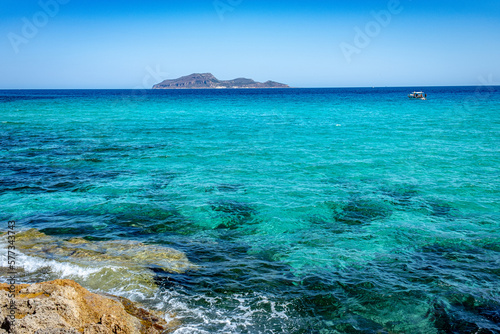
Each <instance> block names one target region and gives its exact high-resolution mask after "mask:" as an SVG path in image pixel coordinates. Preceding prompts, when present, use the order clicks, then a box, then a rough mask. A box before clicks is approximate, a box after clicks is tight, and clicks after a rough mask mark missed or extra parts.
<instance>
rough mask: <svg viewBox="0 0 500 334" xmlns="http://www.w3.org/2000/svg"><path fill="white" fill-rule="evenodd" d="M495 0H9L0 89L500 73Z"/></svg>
mask: <svg viewBox="0 0 500 334" xmlns="http://www.w3.org/2000/svg"><path fill="white" fill-rule="evenodd" d="M499 17H500V2H499V1H495V0H486V1H481V2H477V1H474V2H473V1H470V0H462V1H449V0H444V1H440V3H439V4H436V3H434V2H432V1H430V0H423V1H419V2H418V3H417V2H416V1H411V0H400V1H398V0H388V1H368V0H352V1H341V2H340V1H338V2H333V1H332V2H324V1H311V2H303V1H293V0H292V1H287V2H286V3H283V2H279V1H275V0H270V1H263V0H255V1H249V0H207V1H189V0H188V1H162V2H161V3H158V2H157V1H152V0H142V1H131V0H129V1H126V0H125V1H120V2H118V1H115V0H112V1H101V2H91V3H89V2H85V1H81V0H40V1H37V0H27V1H23V2H22V3H21V4H20V3H18V2H16V1H14V0H5V1H3V2H2V4H1V5H0V22H1V23H0V36H1V38H0V57H1V58H0V59H1V60H2V62H1V65H0V89H47V88H57V89H63V88H67V89H72V88H105V89H108V88H123V89H128V88H130V89H132V88H151V86H153V85H154V84H156V83H158V82H160V81H162V80H164V79H173V78H178V77H181V76H184V75H188V74H191V73H196V72H199V73H205V72H210V73H212V74H213V75H215V76H216V77H217V78H218V79H221V80H227V79H234V78H237V77H247V78H251V79H254V80H256V81H260V82H265V81H267V80H273V81H277V82H281V83H285V84H288V85H290V86H292V87H371V86H377V87H380V86H440V85H443V86H448V85H450V86H457V85H486V84H489V85H498V84H500V65H499V63H498V59H500V42H499V40H500V39H499V37H500V36H499V31H500V20H499V19H498V18H499Z"/></svg>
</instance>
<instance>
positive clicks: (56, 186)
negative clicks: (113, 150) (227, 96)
mask: <svg viewBox="0 0 500 334" xmlns="http://www.w3.org/2000/svg"><path fill="white" fill-rule="evenodd" d="M3 169H4V170H5V171H8V172H10V173H6V175H5V176H4V177H3V178H2V180H0V193H2V192H8V191H14V192H26V193H33V194H38V193H47V192H61V191H72V192H86V191H88V190H90V189H93V187H94V186H93V185H94V184H95V183H106V182H107V181H109V180H110V179H114V178H116V177H117V176H118V175H120V173H119V172H116V171H98V170H93V169H91V168H86V169H71V168H65V167H60V168H57V167H52V166H44V165H31V164H13V165H11V166H4V168H3Z"/></svg>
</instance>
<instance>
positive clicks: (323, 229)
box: [0, 87, 500, 333]
mask: <svg viewBox="0 0 500 334" xmlns="http://www.w3.org/2000/svg"><path fill="white" fill-rule="evenodd" d="M410 91H411V89H409V88H376V89H289V90H234V91H233V90H231V91H219V90H217V91H64V90H63V91H0V146H1V147H2V150H1V153H0V154H1V160H0V175H1V181H0V202H1V203H2V209H3V210H2V211H1V212H0V216H1V220H2V221H4V222H5V229H6V227H7V221H8V220H13V219H14V220H16V222H17V228H18V230H27V229H28V228H36V229H38V230H39V231H41V232H43V233H45V234H47V235H50V236H52V237H53V238H57V240H61V242H65V241H64V240H69V239H71V238H74V237H80V238H84V239H85V240H87V241H89V242H90V243H94V244H95V245H100V243H101V244H105V243H106V242H109V241H110V240H128V241H132V242H141V243H145V244H151V245H152V246H155V247H156V246H160V247H169V248H173V249H176V250H178V251H182V252H184V254H185V255H186V256H187V258H188V259H189V261H190V262H191V263H193V264H195V265H196V268H195V269H192V270H189V271H187V272H183V273H174V272H169V271H167V270H163V269H161V268H158V267H155V266H154V265H152V266H148V264H147V263H145V264H144V265H143V267H144V269H143V270H144V272H141V271H140V270H137V268H135V269H134V270H133V271H129V270H127V267H126V265H124V264H123V263H121V262H120V261H118V262H117V263H111V264H109V263H107V264H106V265H103V264H102V263H99V262H95V263H89V261H86V260H84V259H82V261H80V262H78V261H75V259H74V258H64V257H61V256H59V257H54V256H51V255H50V253H48V255H47V253H44V254H42V253H40V254H33V253H28V252H26V254H24V255H22V257H21V258H20V259H19V260H18V262H19V263H21V264H22V266H23V269H24V270H23V271H22V272H21V273H20V276H21V279H22V280H23V281H25V282H34V281H41V280H47V279H52V278H60V277H65V278H72V279H75V280H76V281H78V282H79V283H81V284H82V285H83V286H86V287H88V288H90V289H92V290H101V291H105V292H111V293H115V294H119V295H123V296H126V297H129V298H131V299H133V300H137V301H141V302H144V303H146V304H147V305H149V306H151V307H154V308H157V309H160V310H166V311H169V312H173V313H176V314H177V316H178V317H179V318H180V319H181V321H182V323H183V325H182V327H181V328H179V329H178V330H177V332H176V333H213V332H231V333H471V332H477V331H479V330H480V329H482V330H483V332H484V333H490V332H491V333H498V332H500V288H499V286H500V279H499V278H500V270H499V269H498V268H500V256H499V252H500V246H499V245H500V229H499V221H500V219H499V218H500V210H499V207H500V205H499V204H498V198H499V189H500V178H499V175H500V173H499V167H498V166H500V154H499V146H500V113H499V111H500V110H499V109H500V91H499V89H498V88H495V87H480V88H476V87H440V88H432V87H431V88H427V89H425V91H426V93H427V94H428V98H429V99H428V100H427V101H410V100H409V99H407V98H406V94H408V93H409V92H410ZM5 229H3V230H5ZM95 247H97V246H95ZM2 249H6V248H5V247H2ZM92 249H94V248H92ZM40 256H41V257H43V258H42V259H40V258H39V257H40ZM125 272H127V273H128V274H127V275H124V273H125ZM144 275H146V276H147V277H152V279H153V281H154V282H152V283H151V282H148V286H147V287H146V286H144V285H141V284H137V285H134V284H132V283H131V282H141V277H142V276H144ZM137 276H141V277H137ZM103 282H108V283H109V284H104V283H103ZM149 283H151V284H149ZM151 286H153V289H150V288H151ZM483 332H481V333H483Z"/></svg>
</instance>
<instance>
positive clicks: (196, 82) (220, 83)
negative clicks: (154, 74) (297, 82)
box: [153, 73, 290, 89]
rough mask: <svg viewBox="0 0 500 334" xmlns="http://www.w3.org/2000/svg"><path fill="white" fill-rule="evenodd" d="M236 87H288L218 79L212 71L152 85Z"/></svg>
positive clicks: (279, 84) (274, 83)
mask: <svg viewBox="0 0 500 334" xmlns="http://www.w3.org/2000/svg"><path fill="white" fill-rule="evenodd" d="M217 88H219V89H236V88H290V86H288V85H285V84H282V83H279V82H276V81H270V80H269V81H266V82H264V83H262V82H257V81H254V80H252V79H248V78H236V79H233V80H219V79H217V78H216V77H215V76H214V75H213V74H212V73H193V74H190V75H186V76H183V77H180V78H177V79H168V80H164V81H162V82H160V83H158V84H156V85H154V86H153V89H217Z"/></svg>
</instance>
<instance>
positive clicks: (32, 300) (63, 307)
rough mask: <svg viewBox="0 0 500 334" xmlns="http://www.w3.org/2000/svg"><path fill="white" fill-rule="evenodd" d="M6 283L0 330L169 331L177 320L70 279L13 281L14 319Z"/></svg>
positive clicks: (68, 333)
mask: <svg viewBox="0 0 500 334" xmlns="http://www.w3.org/2000/svg"><path fill="white" fill-rule="evenodd" d="M8 291H9V285H8V284H0V328H1V329H0V333H12V334H33V333H35V334H48V333H51V334H54V333H57V334H63V333H64V334H73V333H84V334H98V333H106V334H107V333H117V334H118V333H120V334H129V333H130V334H132V333H141V334H142V333H148V334H155V333H170V332H172V331H173V330H175V329H176V328H177V327H178V326H179V325H180V323H179V322H178V321H177V320H173V321H171V322H169V323H167V322H166V321H165V320H164V315H163V314H161V313H159V312H155V311H149V310H146V309H144V308H142V307H140V305H138V304H135V303H133V302H132V301H130V300H128V299H126V298H123V297H115V296H111V295H108V296H101V295H98V294H95V293H91V292H89V291H88V290H86V289H84V288H83V287H82V286H80V285H79V284H77V283H76V282H74V281H72V280H60V279H58V280H54V281H50V282H43V283H37V284H32V285H28V284H19V285H16V293H15V305H16V312H15V319H12V317H10V316H9V309H8V305H9V303H11V300H12V298H9V297H10V296H9V292H8Z"/></svg>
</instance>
